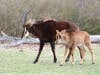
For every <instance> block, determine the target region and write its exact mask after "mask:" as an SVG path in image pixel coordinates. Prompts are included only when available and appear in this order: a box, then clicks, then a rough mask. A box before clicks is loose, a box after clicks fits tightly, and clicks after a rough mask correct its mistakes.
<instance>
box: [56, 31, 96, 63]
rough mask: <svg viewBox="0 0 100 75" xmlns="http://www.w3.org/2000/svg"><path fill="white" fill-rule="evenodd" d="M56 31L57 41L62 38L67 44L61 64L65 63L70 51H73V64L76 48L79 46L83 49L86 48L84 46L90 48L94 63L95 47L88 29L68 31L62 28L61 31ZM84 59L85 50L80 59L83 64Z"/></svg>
mask: <svg viewBox="0 0 100 75" xmlns="http://www.w3.org/2000/svg"><path fill="white" fill-rule="evenodd" d="M56 32H57V34H56V39H57V41H58V40H59V39H61V40H62V41H63V42H64V44H65V53H64V58H63V60H62V62H61V65H63V64H64V63H65V59H66V58H67V56H68V53H69V52H71V55H72V64H74V63H75V62H74V50H75V48H76V47H79V48H80V49H81V50H85V48H84V46H86V47H87V48H88V49H89V51H90V53H91V59H92V64H94V56H93V49H92V45H91V40H90V35H89V34H88V33H87V32H86V31H79V32H67V31H66V30H62V31H60V32H59V31H58V30H56ZM69 50H70V51H69ZM84 59H85V52H84V53H83V54H82V59H81V61H80V64H83V61H84Z"/></svg>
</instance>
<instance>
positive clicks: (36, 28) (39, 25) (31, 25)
mask: <svg viewBox="0 0 100 75" xmlns="http://www.w3.org/2000/svg"><path fill="white" fill-rule="evenodd" d="M29 12H30V10H28V11H26V12H25V13H24V15H23V17H22V21H23V28H24V30H23V33H22V38H23V37H24V36H26V35H27V34H32V35H34V36H36V37H37V38H39V40H40V48H39V51H38V54H37V57H36V59H35V61H34V62H33V63H37V62H38V59H39V57H40V54H41V52H42V49H43V47H44V44H45V43H47V42H48V43H50V45H51V50H52V52H53V56H54V63H56V61H57V58H56V54H55V40H56V30H59V31H61V30H63V29H71V30H72V31H73V32H77V31H79V27H78V26H77V25H76V24H74V23H72V22H63V21H55V20H52V19H49V20H41V21H36V20H31V19H30V20H28V21H27V22H26V17H27V14H28V13H29ZM80 53H81V50H80ZM69 56H70V54H69Z"/></svg>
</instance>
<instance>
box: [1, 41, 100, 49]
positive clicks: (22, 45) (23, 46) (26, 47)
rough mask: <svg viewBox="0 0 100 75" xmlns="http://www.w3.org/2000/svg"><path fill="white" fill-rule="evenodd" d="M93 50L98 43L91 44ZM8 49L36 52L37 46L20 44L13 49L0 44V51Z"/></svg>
mask: <svg viewBox="0 0 100 75" xmlns="http://www.w3.org/2000/svg"><path fill="white" fill-rule="evenodd" d="M92 46H93V49H95V48H100V43H98V44H92ZM57 48H64V45H61V44H60V45H56V49H57ZM8 49H14V50H19V51H24V50H34V51H35V50H38V49H39V44H21V45H18V46H14V47H5V46H4V45H3V44H0V50H8ZM43 49H50V45H49V44H47V45H45V46H44V48H43Z"/></svg>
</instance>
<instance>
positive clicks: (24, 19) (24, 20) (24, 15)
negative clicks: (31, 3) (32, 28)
mask: <svg viewBox="0 0 100 75" xmlns="http://www.w3.org/2000/svg"><path fill="white" fill-rule="evenodd" d="M30 11H31V9H27V10H25V11H24V14H23V16H22V24H23V25H24V24H25V22H26V18H27V14H28V13H29V12H30Z"/></svg>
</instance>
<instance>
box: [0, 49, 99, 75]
mask: <svg viewBox="0 0 100 75" xmlns="http://www.w3.org/2000/svg"><path fill="white" fill-rule="evenodd" d="M63 52H64V51H63V49H62V48H57V49H56V54H57V58H58V62H57V63H56V64H55V63H53V56H52V53H51V50H50V49H48V50H43V52H42V54H41V57H40V60H39V62H38V63H37V64H32V62H33V60H34V59H35V57H36V54H37V51H32V50H24V51H23V52H19V51H18V50H16V49H8V50H5V49H4V50H3V49H2V50H0V75H100V50H99V48H97V49H95V50H94V55H95V64H94V65H92V64H91V58H90V53H89V51H88V50H87V53H86V59H85V62H84V64H83V65H79V60H80V57H79V52H78V50H76V51H75V60H76V63H75V64H74V65H72V64H71V62H69V63H66V64H65V65H64V66H59V64H60V61H61V59H62V57H63Z"/></svg>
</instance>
